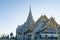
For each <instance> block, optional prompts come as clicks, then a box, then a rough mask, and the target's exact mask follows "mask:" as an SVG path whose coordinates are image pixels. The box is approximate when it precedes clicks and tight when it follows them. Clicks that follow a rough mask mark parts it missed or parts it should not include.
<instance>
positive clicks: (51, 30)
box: [16, 7, 60, 40]
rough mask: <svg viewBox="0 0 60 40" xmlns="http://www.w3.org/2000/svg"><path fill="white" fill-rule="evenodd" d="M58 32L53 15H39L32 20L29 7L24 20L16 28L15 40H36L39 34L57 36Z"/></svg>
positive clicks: (58, 28) (59, 28) (59, 32)
mask: <svg viewBox="0 0 60 40" xmlns="http://www.w3.org/2000/svg"><path fill="white" fill-rule="evenodd" d="M59 34H60V25H59V24H58V23H57V22H56V21H55V19H54V18H53V17H51V18H47V16H46V15H41V17H40V18H39V19H38V20H37V21H36V22H35V21H34V20H33V16H32V12H31V7H30V10H29V15H28V17H27V20H26V22H25V23H24V24H22V25H18V27H17V28H16V37H17V40H38V39H39V38H41V36H42V37H44V36H46V35H48V36H51V35H53V36H56V37H58V36H59Z"/></svg>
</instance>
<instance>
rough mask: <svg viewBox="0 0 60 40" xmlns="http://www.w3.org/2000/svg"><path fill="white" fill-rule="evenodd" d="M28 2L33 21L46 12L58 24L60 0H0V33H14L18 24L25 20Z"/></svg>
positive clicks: (59, 21) (59, 20)
mask: <svg viewBox="0 0 60 40" xmlns="http://www.w3.org/2000/svg"><path fill="white" fill-rule="evenodd" d="M30 4H31V9H32V15H33V18H34V20H35V21H37V20H38V18H39V17H40V16H41V15H44V14H46V15H47V17H48V18H50V17H51V16H53V17H54V18H55V20H56V21H57V23H59V24H60V0H0V33H1V34H3V33H6V34H9V33H10V32H13V33H14V34H15V32H16V28H17V27H18V25H21V24H24V22H25V21H26V19H27V17H28V14H29V6H30Z"/></svg>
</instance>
